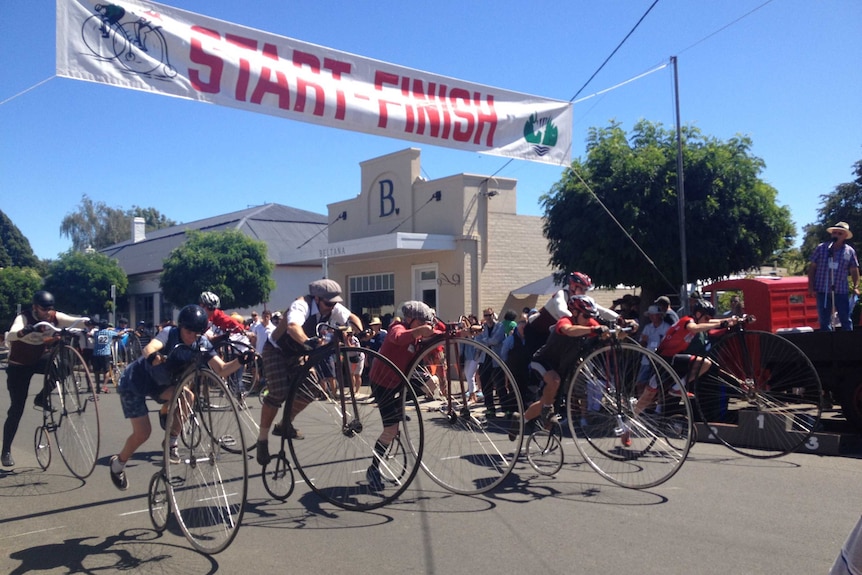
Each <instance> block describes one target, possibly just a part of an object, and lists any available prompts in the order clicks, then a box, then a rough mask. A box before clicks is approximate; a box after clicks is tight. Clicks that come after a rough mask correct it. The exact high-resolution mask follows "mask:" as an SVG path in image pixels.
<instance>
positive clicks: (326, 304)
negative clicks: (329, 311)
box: [320, 299, 335, 307]
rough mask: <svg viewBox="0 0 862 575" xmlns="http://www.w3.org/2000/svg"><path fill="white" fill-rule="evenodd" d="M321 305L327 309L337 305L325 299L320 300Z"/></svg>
mask: <svg viewBox="0 0 862 575" xmlns="http://www.w3.org/2000/svg"><path fill="white" fill-rule="evenodd" d="M320 303H322V304H323V305H325V306H326V307H332V306H334V305H335V302H331V301H329V300H325V299H322V300H320Z"/></svg>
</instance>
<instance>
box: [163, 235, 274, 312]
mask: <svg viewBox="0 0 862 575" xmlns="http://www.w3.org/2000/svg"><path fill="white" fill-rule="evenodd" d="M186 233H187V236H188V239H187V240H186V242H185V243H183V244H182V245H181V246H179V247H177V248H175V249H174V250H173V251H172V252H171V253H170V255H169V256H168V257H167V259H166V260H165V262H164V270H163V272H162V278H161V287H162V292H163V293H164V294H165V298H166V299H167V300H168V301H169V302H171V303H173V304H174V305H177V306H183V305H186V304H188V303H197V301H198V298H199V296H200V294H201V292H203V291H211V292H213V293H216V294H218V296H219V298H220V299H221V305H222V307H223V308H235V307H251V306H253V305H257V304H259V303H261V302H264V301H267V300H268V299H269V294H270V292H271V291H272V290H273V289H274V288H275V281H273V279H272V270H273V268H274V266H273V265H272V263H271V262H270V261H269V259H267V255H266V243H264V242H261V241H257V240H253V239H251V238H249V237H248V236H246V235H245V234H243V233H241V232H238V231H236V230H231V231H224V232H201V231H198V230H190V231H188V232H186Z"/></svg>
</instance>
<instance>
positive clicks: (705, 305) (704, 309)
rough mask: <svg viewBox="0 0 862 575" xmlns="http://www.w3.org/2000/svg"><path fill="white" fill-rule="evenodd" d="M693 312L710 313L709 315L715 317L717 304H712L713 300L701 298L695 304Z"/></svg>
mask: <svg viewBox="0 0 862 575" xmlns="http://www.w3.org/2000/svg"><path fill="white" fill-rule="evenodd" d="M692 312H693V313H697V312H700V313H702V314H704V315H708V316H709V317H715V306H714V305H712V303H711V302H708V301H706V300H705V299H699V300H697V302H695V304H694V309H693V310H692Z"/></svg>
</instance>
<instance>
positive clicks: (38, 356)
mask: <svg viewBox="0 0 862 575" xmlns="http://www.w3.org/2000/svg"><path fill="white" fill-rule="evenodd" d="M86 319H87V318H81V317H77V316H72V315H67V314H65V313H62V312H59V311H56V310H55V309H54V296H53V295H51V293H50V292H47V291H44V290H39V291H37V292H36V293H34V294H33V307H32V308H31V309H27V310H22V311H21V313H20V314H19V315H18V316H17V317H16V318H15V320H14V321H13V322H12V327H10V328H9V332H8V334H7V335H6V342H7V345H8V346H9V359H8V366H7V367H6V388H7V389H8V390H9V411H8V412H7V413H6V423H4V424H3V449H2V452H0V463H2V464H3V466H4V467H12V466H13V465H15V461H14V460H13V459H12V440H14V439H15V434H16V433H17V432H18V424H19V423H20V422H21V417H22V416H23V415H24V406H25V404H26V403H27V393H28V390H29V389H30V380H31V379H33V375H34V374H36V373H45V369H46V368H47V364H48V346H49V345H50V344H52V343H54V342H56V341H57V336H54V335H51V336H46V335H44V334H43V333H42V332H41V331H39V328H36V327H34V326H35V324H37V323H39V322H40V321H46V322H48V323H51V324H53V325H55V326H57V327H60V328H63V327H70V326H72V325H74V324H75V323H76V322H80V321H81V320H86ZM47 393H48V390H46V389H45V387H44V385H43V387H42V390H41V391H39V393H38V394H36V397H35V398H34V399H33V405H35V406H36V408H38V409H45V408H46V405H47V402H46V401H45V397H46V396H47Z"/></svg>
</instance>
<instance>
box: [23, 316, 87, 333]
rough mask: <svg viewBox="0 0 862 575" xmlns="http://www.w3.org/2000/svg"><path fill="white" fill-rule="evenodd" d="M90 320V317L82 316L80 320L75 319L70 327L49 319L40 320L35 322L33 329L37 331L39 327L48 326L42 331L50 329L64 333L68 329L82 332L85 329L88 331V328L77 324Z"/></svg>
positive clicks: (53, 331) (72, 331)
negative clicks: (61, 325) (59, 325)
mask: <svg viewBox="0 0 862 575" xmlns="http://www.w3.org/2000/svg"><path fill="white" fill-rule="evenodd" d="M88 321H90V318H88V317H82V318H80V319H78V320H75V322H74V323H73V324H72V325H70V326H68V327H57V326H56V325H54V324H53V323H50V322H47V321H40V322H38V323H34V324H33V330H34V331H35V330H36V329H37V328H46V329H44V330H40V331H50V332H52V333H62V332H64V331H68V332H71V333H81V332H83V331H87V329H86V328H81V327H75V326H76V325H78V324H80V323H84V324H86V323H87V322H88Z"/></svg>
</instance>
